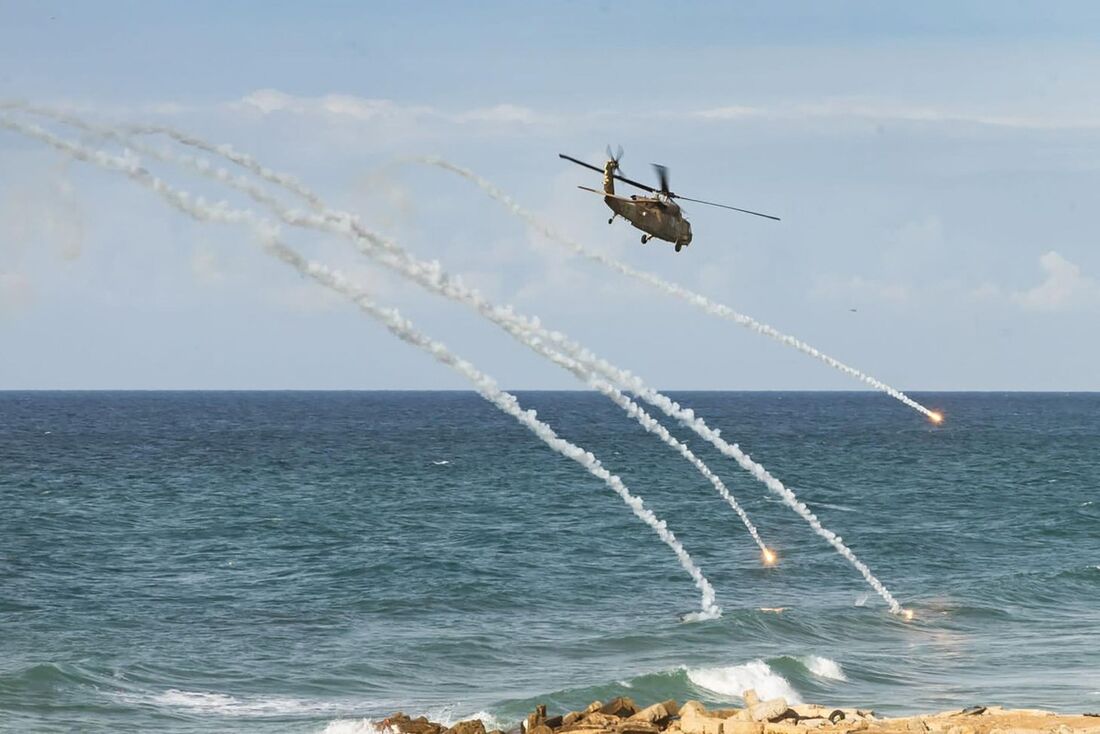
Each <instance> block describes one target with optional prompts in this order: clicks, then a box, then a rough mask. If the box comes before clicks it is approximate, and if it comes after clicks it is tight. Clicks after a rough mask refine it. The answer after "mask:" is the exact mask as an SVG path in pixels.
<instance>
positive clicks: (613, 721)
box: [574, 711, 619, 729]
mask: <svg viewBox="0 0 1100 734" xmlns="http://www.w3.org/2000/svg"><path fill="white" fill-rule="evenodd" d="M618 723H619V717H618V716H612V715H611V714H603V713H600V712H599V711H596V712H594V713H591V714H588V715H587V716H585V717H584V718H583V719H581V721H580V726H582V727H583V728H585V729H614V728H615V727H616V726H617V725H618ZM574 726H576V725H574Z"/></svg>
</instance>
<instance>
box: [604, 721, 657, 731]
mask: <svg viewBox="0 0 1100 734" xmlns="http://www.w3.org/2000/svg"><path fill="white" fill-rule="evenodd" d="M660 732H661V727H659V726H657V725H656V724H653V723H650V722H648V721H635V720H633V719H627V720H626V721H623V722H620V723H619V724H618V725H617V726H616V727H615V734H660Z"/></svg>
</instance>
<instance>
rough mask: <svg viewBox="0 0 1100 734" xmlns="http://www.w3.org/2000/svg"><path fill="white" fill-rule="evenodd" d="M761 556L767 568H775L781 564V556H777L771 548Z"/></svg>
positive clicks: (766, 549)
mask: <svg viewBox="0 0 1100 734" xmlns="http://www.w3.org/2000/svg"><path fill="white" fill-rule="evenodd" d="M760 555H761V558H762V559H763V561H764V565H765V566H774V565H775V564H776V563H778V562H779V556H777V555H775V551H773V550H771V549H770V548H765V549H764V550H763V551H762V552H761V554H760Z"/></svg>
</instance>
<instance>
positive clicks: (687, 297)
mask: <svg viewBox="0 0 1100 734" xmlns="http://www.w3.org/2000/svg"><path fill="white" fill-rule="evenodd" d="M412 160H413V161H414V162H417V163H423V164H425V165H430V166H436V167H437V168H442V169H443V170H445V171H450V172H451V173H455V174H458V175H459V176H461V177H462V178H465V179H466V180H468V181H471V182H473V183H474V184H476V185H477V186H478V187H479V188H480V189H481V190H482V191H484V192H485V193H486V194H488V195H489V196H490V197H492V198H493V199H496V200H497V201H499V202H500V203H501V204H504V206H506V207H508V209H510V210H511V211H512V213H513V214H515V215H516V216H518V217H519V218H521V219H523V220H524V221H525V222H527V224H528V225H530V226H531V227H532V228H534V229H535V230H537V231H538V232H540V233H541V234H542V235H543V236H545V237H547V238H548V239H550V240H552V241H554V242H557V243H559V244H562V245H565V246H566V247H568V248H569V249H570V250H572V251H573V252H574V253H575V254H577V255H580V256H581V257H585V258H588V259H589V260H592V261H594V262H598V263H600V264H601V265H605V266H607V267H609V268H611V269H613V270H616V271H618V272H620V273H622V274H623V275H626V276H629V277H631V278H634V279H636V280H640V281H642V282H643V283H648V284H649V285H651V286H653V287H655V288H658V289H659V290H662V291H664V292H665V293H668V294H669V295H672V296H675V297H677V298H680V299H682V300H684V301H687V302H688V303H690V304H692V305H693V306H696V307H698V308H701V309H702V310H704V311H706V312H707V313H709V314H712V315H714V316H718V317H720V318H724V319H728V320H730V321H733V322H734V323H736V324H740V325H741V326H744V327H746V328H748V329H751V330H753V331H755V332H756V333H758V334H763V335H764V336H768V337H771V338H772V339H775V340H776V341H779V342H781V343H783V344H786V345H787V346H789V347H794V348H795V349H797V350H798V351H800V352H803V353H805V354H808V355H810V356H811V357H813V358H814V359H818V360H821V361H822V362H824V363H825V364H827V365H829V366H830V367H832V368H833V369H836V370H839V371H841V372H843V373H844V374H846V375H849V376H851V377H854V378H856V379H857V380H859V381H860V382H863V383H864V384H866V385H869V386H871V387H873V388H875V389H876V390H881V391H882V392H884V393H886V394H887V395H889V396H890V397H892V398H894V399H895V400H900V401H901V402H902V403H904V404H905V405H908V406H909V407H910V408H912V409H914V410H917V411H919V412H921V413H923V414H924V415H926V416H927V417H928V418H930V419H931V420H932V421H934V422H936V423H938V422H940V421H941V420H942V416H941V415H940V414H939V413H936V412H935V411H932V410H929V409H928V408H926V407H924V406H923V405H921V404H920V403H918V402H917V401H916V400H913V399H912V398H910V397H909V396H908V395H906V394H905V393H903V392H902V391H900V390H897V389H895V388H893V387H890V386H889V385H887V384H886V383H885V382H883V381H882V380H878V379H876V378H874V377H872V376H871V375H868V374H866V373H864V372H861V371H859V370H857V369H856V368H854V367H849V366H848V365H846V364H844V363H843V362H841V361H840V360H838V359H834V358H833V357H830V356H829V355H827V354H825V353H824V352H821V351H820V350H818V349H816V348H815V347H812V346H810V345H809V344H807V343H806V342H804V341H802V340H801V339H797V338H795V337H793V336H790V335H789V334H784V333H783V332H781V331H779V330H778V329H775V328H774V327H771V326H768V325H767V324H764V323H761V322H759V321H757V320H756V319H754V318H752V317H751V316H746V315H745V314H742V313H738V312H737V311H734V310H733V309H732V308H730V307H729V306H726V305H723V304H721V303H716V302H714V301H712V300H711V299H709V298H707V297H706V296H704V295H702V294H699V293H696V292H694V291H691V290H688V289H687V288H684V287H683V286H680V285H677V284H676V283H673V282H671V281H668V280H665V279H664V278H661V277H660V276H658V275H655V274H653V273H647V272H645V271H643V270H637V269H635V268H633V267H631V266H630V265H627V264H626V263H624V262H621V261H619V260H616V259H614V258H612V257H608V256H607V255H604V254H603V253H600V252H596V251H594V250H589V249H588V248H586V247H585V246H584V245H582V244H580V243H578V242H576V241H574V240H571V239H569V238H568V237H565V236H564V235H561V234H559V233H558V232H556V231H554V230H553V229H552V228H551V227H550V226H549V225H548V224H546V223H545V222H543V221H542V220H541V219H539V218H538V217H537V216H535V214H534V213H532V212H530V211H528V210H527V209H524V208H523V207H521V206H520V205H519V204H517V203H516V202H515V200H514V199H512V197H510V196H508V194H506V193H504V192H503V191H501V190H500V189H498V188H497V187H496V186H494V185H493V184H492V183H490V182H489V181H487V180H486V179H484V178H482V177H481V176H478V175H477V174H476V173H474V172H473V171H471V170H469V169H467V168H463V167H461V166H457V165H455V164H454V163H451V162H450V161H447V160H444V159H442V158H436V157H430V156H429V157H423V158H414V159H412Z"/></svg>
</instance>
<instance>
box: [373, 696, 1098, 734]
mask: <svg viewBox="0 0 1100 734" xmlns="http://www.w3.org/2000/svg"><path fill="white" fill-rule="evenodd" d="M744 703H745V705H744V707H743V708H723V709H710V710H708V709H707V708H706V707H705V706H703V704H701V703H699V702H698V701H687V702H686V703H684V704H683V705H680V704H677V702H676V701H662V702H660V703H654V704H652V705H650V706H645V707H638V706H637V705H635V703H634V701H633V700H631V699H629V698H616V699H614V700H612V701H608V702H607V703H603V702H600V701H594V702H592V704H591V705H589V706H588V707H587V708H586V709H584V710H583V711H569V712H567V713H564V714H555V715H551V714H549V713H547V711H546V706H538V707H536V708H535V710H534V711H533V712H531V714H529V715H528V716H527V719H526V721H524V722H523V723H522V724H521V726H520V727H519V728H517V729H515V730H513V731H511V732H503V731H501V730H499V729H495V730H491V731H488V732H487V731H486V730H485V725H484V724H483V723H482V722H481V721H480V720H478V719H471V720H469V721H461V722H459V723H457V724H455V725H453V726H449V727H448V726H443V725H442V724H438V723H435V722H432V721H428V720H427V719H426V718H425V717H423V716H421V717H419V718H416V719H413V718H410V717H409V716H406V715H405V714H403V713H396V714H394V715H393V716H390V717H389V718H387V719H384V720H383V721H381V722H378V723H377V727H378V728H379V729H381V730H383V731H388V732H392V733H393V734H807V733H808V732H811V731H812V732H819V733H820V734H848V733H849V732H862V731H867V732H883V733H884V734H902V733H904V734H926V733H930V734H1100V715H1098V714H1055V713H1051V712H1048V711H1041V710H1038V709H1004V708H1000V707H997V706H990V707H988V708H987V707H984V706H974V707H971V708H968V709H963V710H961V711H944V712H941V713H936V714H922V715H919V716H905V717H899V718H880V717H878V716H875V713H874V712H873V711H871V710H869V709H852V708H832V707H829V706H818V705H815V704H792V705H788V703H787V701H786V700H785V699H783V698H773V699H769V700H766V701H761V700H760V699H759V698H758V697H757V696H756V693H755V692H754V691H752V690H748V691H745V693H744Z"/></svg>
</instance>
